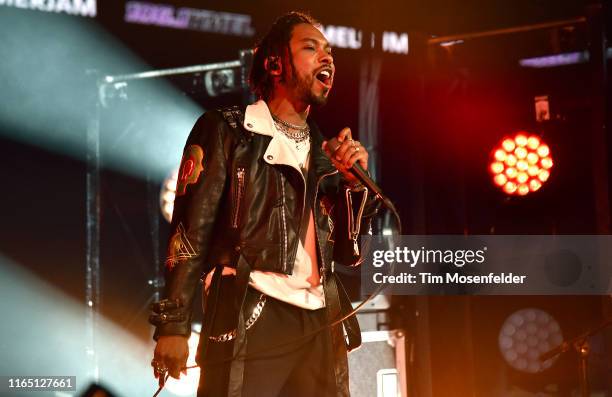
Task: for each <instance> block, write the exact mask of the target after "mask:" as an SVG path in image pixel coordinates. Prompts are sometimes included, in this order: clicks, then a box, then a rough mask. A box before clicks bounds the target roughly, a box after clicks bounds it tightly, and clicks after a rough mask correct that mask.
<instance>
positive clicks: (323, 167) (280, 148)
mask: <svg viewBox="0 0 612 397" xmlns="http://www.w3.org/2000/svg"><path fill="white" fill-rule="evenodd" d="M307 122H308V125H309V126H310V134H311V138H312V141H311V144H310V159H311V160H310V161H311V163H310V165H311V166H312V167H314V171H315V173H316V174H317V175H323V174H327V173H330V172H333V171H334V170H335V169H336V168H335V167H334V166H333V164H332V163H331V161H330V160H329V158H327V155H326V154H325V153H324V152H323V149H322V148H321V145H322V144H323V140H324V138H323V136H322V135H321V132H320V131H319V128H318V127H317V125H316V124H315V123H314V122H313V121H312V120H311V119H310V118H308V121H307ZM243 126H244V128H245V129H246V130H248V131H251V132H254V133H256V134H260V135H266V136H269V137H272V140H271V141H270V143H269V144H268V147H267V149H266V151H265V153H264V155H263V160H264V161H265V162H267V163H268V164H284V165H291V166H294V167H295V168H297V169H298V170H299V167H298V165H297V164H296V161H295V159H294V158H293V156H292V155H291V154H290V153H287V151H286V150H284V147H285V146H284V145H283V144H281V143H280V142H279V141H278V139H274V135H275V131H276V128H275V127H274V120H273V119H272V114H271V113H270V109H269V108H268V105H267V104H266V102H264V101H263V100H259V101H257V102H255V103H253V104H252V105H249V106H247V108H246V110H245V112H244V122H243Z"/></svg>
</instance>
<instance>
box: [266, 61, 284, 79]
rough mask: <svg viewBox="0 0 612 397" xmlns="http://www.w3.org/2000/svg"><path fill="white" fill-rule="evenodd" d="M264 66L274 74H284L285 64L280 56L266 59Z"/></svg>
mask: <svg viewBox="0 0 612 397" xmlns="http://www.w3.org/2000/svg"><path fill="white" fill-rule="evenodd" d="M264 68H265V69H266V70H267V71H268V73H270V74H271V75H272V76H280V75H282V74H283V65H282V62H281V59H280V57H278V56H269V57H267V58H266V59H265V60H264Z"/></svg>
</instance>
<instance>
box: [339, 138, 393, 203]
mask: <svg viewBox="0 0 612 397" xmlns="http://www.w3.org/2000/svg"><path fill="white" fill-rule="evenodd" d="M327 146H329V148H330V149H331V151H332V152H335V151H336V150H338V148H339V147H340V142H338V139H336V138H332V139H330V140H329V141H327ZM348 170H349V172H350V173H351V174H352V175H353V176H354V177H355V178H357V180H359V182H361V183H362V184H363V185H364V186H366V187H367V188H368V189H370V191H371V192H373V193H374V194H375V195H376V197H378V198H379V199H380V200H382V202H383V204H384V205H385V206H386V207H387V208H389V209H392V210H395V207H394V205H393V203H392V202H391V200H389V199H388V198H387V197H385V195H384V194H383V192H382V189H381V188H380V187H379V186H378V185H377V184H376V183H375V182H374V181H373V180H372V178H370V176H369V175H368V173H367V172H366V170H364V169H363V167H362V166H361V164H359V162H355V164H353V166H352V167H351V168H349V169H348Z"/></svg>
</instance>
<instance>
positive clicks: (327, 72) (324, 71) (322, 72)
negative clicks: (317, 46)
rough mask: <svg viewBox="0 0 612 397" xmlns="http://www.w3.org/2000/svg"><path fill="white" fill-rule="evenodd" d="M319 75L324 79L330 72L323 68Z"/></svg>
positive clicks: (327, 77) (328, 76)
mask: <svg viewBox="0 0 612 397" xmlns="http://www.w3.org/2000/svg"><path fill="white" fill-rule="evenodd" d="M319 74H320V75H322V76H323V77H325V78H326V79H329V78H330V76H331V73H329V71H328V70H323V71H321V72H319Z"/></svg>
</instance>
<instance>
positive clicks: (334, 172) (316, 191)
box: [312, 170, 338, 281]
mask: <svg viewBox="0 0 612 397" xmlns="http://www.w3.org/2000/svg"><path fill="white" fill-rule="evenodd" d="M337 173H338V170H335V171H332V172H329V173H327V174H324V175H321V177H320V178H319V179H318V180H317V185H316V187H315V192H314V201H313V203H312V210H313V211H314V219H315V224H314V232H315V240H316V242H317V247H318V248H319V255H321V264H320V267H319V275H320V276H321V277H322V280H323V281H325V272H324V267H325V257H324V256H323V249H322V248H321V242H320V241H319V235H318V233H317V221H316V220H317V194H318V193H319V184H320V183H321V181H322V180H323V178H325V177H328V176H330V175H334V174H337ZM332 271H333V266H332Z"/></svg>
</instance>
